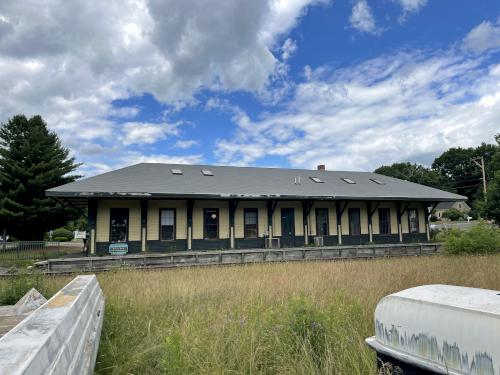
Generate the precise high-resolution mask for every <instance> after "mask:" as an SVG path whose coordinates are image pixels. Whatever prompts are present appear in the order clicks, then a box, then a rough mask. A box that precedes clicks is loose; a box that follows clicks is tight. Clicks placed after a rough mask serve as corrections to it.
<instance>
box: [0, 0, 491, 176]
mask: <svg viewBox="0 0 500 375" xmlns="http://www.w3.org/2000/svg"><path fill="white" fill-rule="evenodd" d="M0 93H1V99H0V122H5V121H7V119H8V118H9V117H11V116H13V115H15V114H17V113H24V114H26V115H34V114H40V115H42V116H43V118H44V119H45V120H46V121H47V123H48V124H49V127H50V128H51V129H53V130H55V131H56V132H57V133H58V134H59V135H60V137H61V139H62V140H63V143H64V145H65V146H67V147H69V148H70V149H71V151H72V153H73V155H74V156H75V157H76V159H77V161H79V162H83V163H84V166H83V167H82V169H81V172H82V173H83V174H85V175H92V174H96V173H101V172H103V171H107V170H110V169H114V168H118V167H122V166H125V165H129V164H134V163H138V162H146V161H151V162H174V163H177V162H178V163H207V164H231V165H254V166H284V167H297V168H314V167H315V166H316V165H317V164H326V165H327V168H328V169H343V170H372V169H374V168H376V167H377V166H379V165H381V164H389V163H393V162H397V161H407V160H409V161H415V162H420V163H424V164H429V163H430V162H431V161H432V160H433V158H434V157H435V156H437V155H439V154H440V153H441V152H442V151H444V150H445V149H447V148H449V147H452V146H473V145H477V144H479V143H480V142H483V141H486V142H493V135H494V133H495V132H498V131H500V2H499V1H498V0H481V1H477V0H331V1H329V0H252V1H248V0H231V1H228V0H203V1H199V0H106V1H102V0H71V1H67V0H23V1H18V0H2V1H0Z"/></svg>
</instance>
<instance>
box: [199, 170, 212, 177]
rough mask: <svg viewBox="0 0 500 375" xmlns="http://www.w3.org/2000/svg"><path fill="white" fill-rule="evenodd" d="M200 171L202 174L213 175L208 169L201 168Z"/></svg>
mask: <svg viewBox="0 0 500 375" xmlns="http://www.w3.org/2000/svg"><path fill="white" fill-rule="evenodd" d="M201 173H202V174H203V176H213V175H214V174H213V172H212V171H210V170H208V169H202V170H201Z"/></svg>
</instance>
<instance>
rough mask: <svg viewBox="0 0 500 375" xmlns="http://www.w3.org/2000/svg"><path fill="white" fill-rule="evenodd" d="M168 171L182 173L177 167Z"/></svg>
mask: <svg viewBox="0 0 500 375" xmlns="http://www.w3.org/2000/svg"><path fill="white" fill-rule="evenodd" d="M170 172H172V174H182V171H181V170H180V169H178V168H172V169H171V170H170Z"/></svg>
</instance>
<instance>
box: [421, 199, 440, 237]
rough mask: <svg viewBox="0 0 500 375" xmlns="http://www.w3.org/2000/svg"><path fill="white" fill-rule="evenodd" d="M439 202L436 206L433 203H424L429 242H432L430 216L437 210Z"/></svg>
mask: <svg viewBox="0 0 500 375" xmlns="http://www.w3.org/2000/svg"><path fill="white" fill-rule="evenodd" d="M438 203H439V202H435V203H434V204H431V203H424V210H425V212H424V213H425V232H426V234H427V241H430V240H431V226H430V223H429V216H431V214H432V212H433V211H434V209H435V208H436V206H437V205H438Z"/></svg>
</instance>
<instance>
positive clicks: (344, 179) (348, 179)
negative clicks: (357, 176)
mask: <svg viewBox="0 0 500 375" xmlns="http://www.w3.org/2000/svg"><path fill="white" fill-rule="evenodd" d="M341 180H342V181H344V182H347V183H348V184H355V183H356V181H353V180H351V179H350V178H341Z"/></svg>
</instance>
